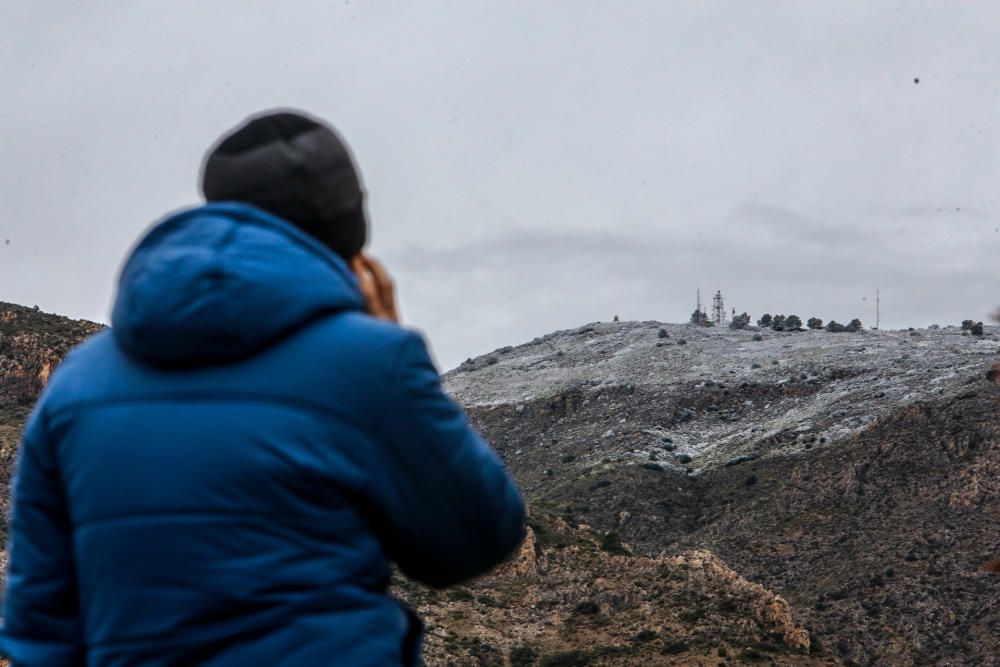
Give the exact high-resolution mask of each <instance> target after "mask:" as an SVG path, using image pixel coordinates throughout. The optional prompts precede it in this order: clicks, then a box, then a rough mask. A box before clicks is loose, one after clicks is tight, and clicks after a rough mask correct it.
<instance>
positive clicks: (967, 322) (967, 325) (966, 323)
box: [962, 320, 976, 331]
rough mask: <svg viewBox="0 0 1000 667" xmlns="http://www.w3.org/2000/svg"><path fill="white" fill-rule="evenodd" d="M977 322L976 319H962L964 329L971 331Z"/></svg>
mask: <svg viewBox="0 0 1000 667" xmlns="http://www.w3.org/2000/svg"><path fill="white" fill-rule="evenodd" d="M975 323H976V321H975V320H962V331H969V330H971V329H972V325H974V324H975Z"/></svg>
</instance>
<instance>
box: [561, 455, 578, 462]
mask: <svg viewBox="0 0 1000 667" xmlns="http://www.w3.org/2000/svg"><path fill="white" fill-rule="evenodd" d="M559 460H560V461H562V462H563V463H572V462H573V461H575V460H576V456H575V455H574V454H563V455H562V456H560V457H559Z"/></svg>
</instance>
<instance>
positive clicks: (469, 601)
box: [396, 515, 839, 667]
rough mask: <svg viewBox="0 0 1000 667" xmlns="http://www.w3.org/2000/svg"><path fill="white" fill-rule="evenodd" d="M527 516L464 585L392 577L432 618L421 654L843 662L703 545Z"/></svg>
mask: <svg viewBox="0 0 1000 667" xmlns="http://www.w3.org/2000/svg"><path fill="white" fill-rule="evenodd" d="M529 524H530V525H529V529H528V537H527V539H526V540H525V543H524V544H523V545H522V547H521V550H520V553H519V554H518V555H517V557H516V558H514V559H513V560H512V561H511V562H509V563H507V564H505V565H504V566H502V567H501V568H499V569H498V570H497V571H496V572H494V573H492V574H490V575H488V576H486V577H482V578H480V579H479V580H477V581H475V582H472V583H470V584H469V585H467V586H461V587H457V588H452V589H449V590H446V591H433V590H430V589H427V588H424V587H421V586H417V585H415V584H413V583H410V582H406V581H401V582H400V583H399V584H398V585H397V587H396V592H397V593H398V594H399V595H400V597H403V598H404V599H406V600H407V601H409V602H410V604H412V605H414V606H415V607H416V608H417V610H418V612H419V613H420V615H421V616H422V617H423V618H424V619H425V620H426V622H427V624H428V625H427V638H426V642H425V643H426V647H425V651H424V656H425V659H426V661H427V664H429V665H482V666H498V667H499V666H501V665H506V664H511V665H515V666H517V665H542V666H549V667H556V666H559V665H562V666H567V665H650V664H653V665H704V666H709V665H711V666H712V667H715V666H716V665H719V664H729V663H733V664H740V663H755V662H768V663H770V664H777V665H831V664H839V662H838V661H837V660H836V659H835V658H833V657H831V656H829V654H828V653H827V652H825V651H823V649H822V646H820V645H817V644H812V643H811V638H810V634H809V632H808V631H807V630H806V629H804V628H803V627H802V626H801V625H799V624H798V623H797V622H796V621H795V619H794V618H793V616H792V614H791V612H790V610H789V605H788V603H787V602H786V601H785V600H784V599H782V598H781V597H779V596H776V595H775V594H774V593H772V592H770V591H768V590H766V589H765V588H764V587H763V586H761V585H759V584H753V583H750V582H748V581H747V580H746V579H744V578H742V577H740V576H739V575H738V574H737V573H735V572H734V571H733V570H731V569H729V568H728V567H727V566H726V565H725V564H724V563H723V562H722V561H720V560H719V559H718V558H717V557H716V556H714V555H713V554H711V553H710V552H708V551H696V550H695V551H685V552H683V553H679V554H676V555H673V556H661V557H655V558H650V557H643V556H638V555H634V554H633V553H632V552H631V551H630V550H629V549H628V548H627V547H625V546H624V545H622V543H621V542H620V540H618V539H617V538H615V537H614V535H613V534H612V535H610V536H609V535H608V534H607V533H601V532H598V531H595V530H593V529H591V528H589V527H586V526H570V525H569V524H568V523H566V521H565V520H564V519H562V518H559V517H551V516H547V515H536V516H534V517H532V519H531V520H530V522H529ZM810 653H811V655H810ZM505 658H506V661H505Z"/></svg>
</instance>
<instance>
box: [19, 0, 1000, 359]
mask: <svg viewBox="0 0 1000 667" xmlns="http://www.w3.org/2000/svg"><path fill="white" fill-rule="evenodd" d="M998 25H1000V6H998V5H997V4H996V3H992V2H985V1H984V2H980V3H976V2H963V3H952V2H870V1H866V2H843V1H837V2H826V3H819V2H792V1H789V2H753V3H750V2H742V1H736V0H734V1H732V2H685V3H681V2H664V1H662V0H651V1H649V2H638V1H634V2H584V1H577V2H568V1H567V2H538V1H531V2H528V1H525V2H505V3H497V2H489V3H487V2H470V1H467V0H461V1H457V0H456V1H455V2H392V3H389V2H360V1H359V0H350V1H349V2H345V1H344V0H337V1H335V2H303V1H296V2H249V1H246V0H240V1H238V2H236V1H233V2H220V1H216V2H203V1H201V0H198V1H191V2H185V1H178V0H171V1H169V2H167V1H163V2H128V3H126V2H111V1H109V2H87V3H81V2H55V1H53V2H44V3H41V2H4V3H2V4H0V100H2V103H0V301H12V302H15V303H22V304H26V305H33V304H37V305H39V306H40V307H41V308H42V309H43V310H46V311H54V312H58V313H62V314H66V315H70V316H73V317H84V318H88V319H92V320H98V321H106V320H107V316H108V313H109V307H110V304H111V299H112V297H113V294H114V282H115V279H116V274H117V271H118V268H119V266H120V264H121V262H122V260H123V258H124V256H125V254H126V252H127V251H128V248H129V247H130V245H131V244H132V243H133V242H134V241H135V240H136V238H137V236H138V235H139V234H140V233H141V232H142V230H143V229H144V228H145V227H147V226H148V225H149V224H150V223H151V222H153V221H154V220H156V219H157V218H159V217H161V216H162V215H163V214H164V213H166V212H168V211H171V210H174V209H177V208H181V207H184V206H188V205H191V204H193V203H196V202H197V200H198V193H197V187H196V185H197V184H196V180H197V170H198V166H199V162H200V160H201V157H202V154H203V152H204V150H205V149H206V148H207V147H208V146H209V145H210V144H211V143H212V142H213V141H214V140H215V139H216V138H217V137H218V135H220V134H221V133H222V132H224V131H225V130H227V129H229V128H230V127H232V126H233V125H235V124H236V123H238V122H239V121H240V120H241V119H242V118H243V117H245V116H246V115H248V114H250V113H253V112H257V111H260V110H262V109H267V108H271V107H278V106H291V107H298V108H301V109H304V110H307V111H309V112H311V113H314V114H316V115H318V116H321V117H323V118H325V119H327V120H329V121H330V122H331V123H333V124H334V125H335V126H336V127H337V128H339V129H340V131H341V132H342V133H343V134H344V135H345V136H346V138H347V139H348V141H349V142H350V143H351V145H352V147H353V149H354V151H355V153H356V155H357V158H358V160H359V162H360V165H361V169H362V172H363V174H364V179H365V184H366V188H367V190H368V192H369V210H370V213H371V217H372V224H373V235H372V244H371V247H370V249H371V251H372V252H373V253H374V254H375V255H377V256H379V257H381V258H383V259H384V260H385V262H386V263H387V264H388V265H389V268H390V269H391V270H392V271H393V272H394V274H395V275H396V277H397V280H398V283H399V291H400V300H401V307H402V312H403V316H404V318H405V319H406V321H407V322H408V323H410V324H412V325H415V326H417V327H419V328H421V329H423V330H424V331H426V332H427V334H428V336H429V337H430V339H431V341H432V344H433V347H434V349H435V351H436V354H437V357H438V360H439V362H440V364H441V365H442V366H443V367H444V368H450V367H453V366H454V365H456V364H457V363H459V362H461V360H462V359H464V358H465V357H467V356H473V355H478V354H482V353H485V352H488V351H490V350H492V349H494V348H496V347H499V346H503V345H508V344H517V343H520V342H524V341H525V340H529V339H531V338H533V337H534V336H537V335H540V334H544V333H547V332H549V331H552V330H555V329H561V328H569V327H574V326H578V325H581V324H583V323H586V322H591V321H595V320H602V321H607V320H610V319H611V318H612V317H613V316H614V315H616V314H617V315H618V316H619V317H620V318H622V319H638V320H645V319H656V320H663V321H672V322H678V321H685V320H686V319H687V318H688V316H689V315H690V313H691V311H692V310H693V309H694V298H695V290H696V288H697V287H698V286H700V287H701V289H702V294H703V296H706V297H707V296H708V295H709V294H710V292H714V290H715V289H722V291H723V293H724V294H725V296H726V298H727V302H728V303H729V304H731V305H732V306H733V307H735V308H736V309H737V310H739V311H744V310H746V311H749V312H750V313H751V314H752V315H753V316H754V317H755V318H756V317H757V316H758V315H760V314H762V313H763V312H765V311H767V312H772V313H774V312H785V313H796V314H798V315H800V316H802V317H803V319H805V318H806V317H809V316H813V315H816V316H819V317H822V318H824V319H830V318H833V319H838V320H842V321H844V320H849V319H851V318H853V317H860V318H861V319H862V320H863V321H864V322H865V324H872V323H873V320H874V307H873V306H874V295H875V290H876V289H881V293H882V306H883V308H882V313H883V322H882V323H883V327H884V328H885V327H906V326H922V325H927V324H931V323H935V322H936V323H941V324H944V323H955V322H958V321H960V320H962V319H965V318H975V319H986V317H987V316H988V314H989V313H990V312H991V311H992V310H993V309H994V308H995V307H996V306H997V305H1000V289H998V288H1000V279H998V268H997V267H998V265H1000V261H998V254H1000V253H998V251H1000V247H998V244H1000V39H998V37H997V35H998V33H997V26H998ZM917 80H919V83H918V82H917ZM8 241H9V242H8Z"/></svg>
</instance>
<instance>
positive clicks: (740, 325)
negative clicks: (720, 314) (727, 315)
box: [729, 313, 750, 329]
mask: <svg viewBox="0 0 1000 667" xmlns="http://www.w3.org/2000/svg"><path fill="white" fill-rule="evenodd" d="M749 325H750V315H749V314H748V313H743V314H742V315H735V316H734V317H733V321H732V322H730V323H729V328H730V329H746V328H747V327H748V326H749Z"/></svg>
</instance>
